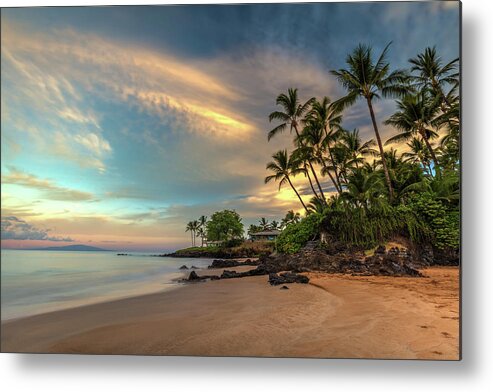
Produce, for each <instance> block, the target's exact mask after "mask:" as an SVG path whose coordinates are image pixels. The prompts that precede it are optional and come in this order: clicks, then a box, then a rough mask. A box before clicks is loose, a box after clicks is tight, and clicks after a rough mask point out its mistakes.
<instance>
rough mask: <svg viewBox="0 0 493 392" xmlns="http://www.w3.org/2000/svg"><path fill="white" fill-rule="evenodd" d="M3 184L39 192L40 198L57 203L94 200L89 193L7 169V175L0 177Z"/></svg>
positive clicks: (10, 168)
mask: <svg viewBox="0 0 493 392" xmlns="http://www.w3.org/2000/svg"><path fill="white" fill-rule="evenodd" d="M2 183H3V184H11V185H21V186H25V187H29V188H33V189H37V190H39V191H41V192H42V193H41V194H42V197H43V198H45V199H50V200H59V201H87V200H92V199H94V196H93V195H92V194H91V193H88V192H83V191H79V190H76V189H70V188H65V187H61V186H58V185H56V184H55V183H54V182H53V181H50V180H46V179H42V178H39V177H37V176H35V175H33V174H29V173H25V172H23V171H21V170H18V169H16V168H15V167H12V166H11V167H9V173H8V174H5V175H2Z"/></svg>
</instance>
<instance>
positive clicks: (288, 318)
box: [1, 267, 459, 360]
mask: <svg viewBox="0 0 493 392" xmlns="http://www.w3.org/2000/svg"><path fill="white" fill-rule="evenodd" d="M236 270H239V268H236ZM217 272H218V271H211V270H208V271H206V270H203V271H200V273H201V274H204V273H205V274H210V273H217ZM422 272H423V273H424V274H425V275H426V277H425V278H396V277H375V276H371V277H353V276H348V275H328V274H322V273H312V274H309V276H310V278H311V280H310V284H308V285H302V284H291V285H289V290H282V289H280V287H279V286H270V285H269V284H268V283H267V277H266V276H258V277H247V278H241V279H229V280H220V281H210V282H205V283H203V282H202V283H193V284H189V285H186V286H184V287H181V288H178V289H176V290H172V291H168V292H163V293H156V294H150V295H144V296H139V297H133V298H127V299H122V300H117V301H112V302H106V303H101V304H96V305H89V306H84V307H79V308H73V309H68V310H62V311H57V312H52V313H46V314H42V315H37V316H32V317H27V318H23V319H18V320H11V321H6V322H4V323H2V336H1V338H2V339H1V342H2V351H4V352H12V351H14V352H49V353H87V354H89V353H90V354H147V355H201V356H267V357H318V358H389V359H437V360H457V359H459V270H458V268H450V267H442V268H429V269H425V270H423V271H422Z"/></svg>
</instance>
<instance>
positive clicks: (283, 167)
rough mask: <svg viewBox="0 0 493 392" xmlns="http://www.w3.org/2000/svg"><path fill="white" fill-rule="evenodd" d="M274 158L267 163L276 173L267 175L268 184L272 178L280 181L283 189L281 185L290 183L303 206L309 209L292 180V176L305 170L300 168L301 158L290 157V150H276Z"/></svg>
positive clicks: (268, 167) (269, 168) (266, 181)
mask: <svg viewBox="0 0 493 392" xmlns="http://www.w3.org/2000/svg"><path fill="white" fill-rule="evenodd" d="M272 158H273V159H274V160H273V161H271V162H269V163H268V164H267V169H268V170H270V171H272V172H274V174H273V175H270V176H267V177H265V183H266V184H267V183H268V182H270V181H272V180H274V181H279V189H281V187H282V186H283V185H284V184H285V183H286V182H287V183H289V185H290V186H291V188H292V189H293V191H294V193H296V196H298V199H299V201H300V203H301V205H302V206H303V208H304V209H305V210H306V211H308V210H307V208H306V205H305V203H304V202H303V199H302V198H301V196H300V194H299V193H298V191H297V190H296V188H295V187H294V185H293V183H292V182H291V176H296V175H297V174H299V173H301V172H302V170H303V169H301V168H300V162H299V160H298V159H296V157H294V156H293V155H290V156H289V157H288V152H287V151H286V150H280V151H278V152H276V153H275V154H274V155H272Z"/></svg>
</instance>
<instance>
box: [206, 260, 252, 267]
mask: <svg viewBox="0 0 493 392" xmlns="http://www.w3.org/2000/svg"><path fill="white" fill-rule="evenodd" d="M258 264H259V263H258V261H256V260H251V259H247V260H245V261H240V260H234V259H215V260H212V264H211V265H209V266H208V267H207V268H210V269H214V268H231V267H238V266H242V265H258Z"/></svg>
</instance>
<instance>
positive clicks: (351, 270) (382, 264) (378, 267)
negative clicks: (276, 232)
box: [181, 246, 426, 285]
mask: <svg viewBox="0 0 493 392" xmlns="http://www.w3.org/2000/svg"><path fill="white" fill-rule="evenodd" d="M424 264H425V265H426V262H423V261H422V260H417V259H416V258H414V257H413V255H412V253H411V252H410V251H409V250H408V249H406V248H398V247H392V248H390V249H388V250H387V249H386V248H385V246H379V247H378V248H377V249H376V250H375V251H374V253H373V255H371V256H365V254H364V253H358V252H348V253H335V254H331V252H330V251H328V250H326V249H320V248H316V247H310V246H308V247H306V248H304V249H303V250H302V251H301V252H298V253H296V254H293V255H287V254H275V255H269V256H262V257H260V258H259V259H258V260H251V259H247V260H245V261H241V260H224V259H216V260H214V261H213V262H212V264H211V265H210V266H209V267H208V268H209V269H224V268H233V267H241V266H256V268H254V269H250V270H248V271H242V272H236V271H234V270H227V269H225V270H224V271H223V272H222V274H221V275H207V274H203V275H199V274H197V273H196V272H195V271H192V272H191V273H190V274H189V276H188V277H187V278H185V279H182V280H181V281H182V282H199V281H206V280H220V279H234V278H242V277H247V276H259V275H269V283H270V284H272V285H280V284H288V283H308V282H309V278H307V277H306V276H304V275H300V274H301V273H306V272H325V273H331V274H350V275H352V276H399V277H405V276H411V277H421V276H422V274H421V273H420V272H419V270H418V268H421V267H423V266H424Z"/></svg>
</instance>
